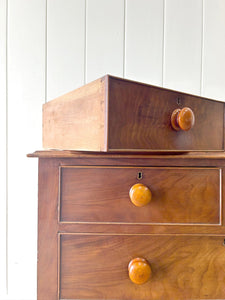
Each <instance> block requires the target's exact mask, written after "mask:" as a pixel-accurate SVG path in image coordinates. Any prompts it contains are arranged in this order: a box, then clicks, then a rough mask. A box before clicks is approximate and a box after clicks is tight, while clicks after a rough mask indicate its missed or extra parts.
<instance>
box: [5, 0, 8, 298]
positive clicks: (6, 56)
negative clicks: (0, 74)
mask: <svg viewBox="0 0 225 300" xmlns="http://www.w3.org/2000/svg"><path fill="white" fill-rule="evenodd" d="M8 1H9V0H6V12H5V13H6V41H5V42H6V49H5V58H6V64H5V75H6V82H5V84H6V86H5V89H6V96H5V101H6V112H5V113H6V124H5V126H6V136H5V139H6V140H5V145H6V146H5V147H6V148H5V153H6V165H5V172H6V186H5V189H6V199H5V201H6V211H5V214H6V221H5V222H6V223H5V226H6V240H5V253H6V269H5V275H6V283H5V284H6V287H5V288H6V294H7V295H8V291H9V266H8V263H9V255H8V248H9V247H8V246H9V237H8V227H9V226H8V223H9V222H8V176H9V175H8V98H9V97H8V77H9V76H8V19H9V18H8V14H9V9H8V5H9V4H8Z"/></svg>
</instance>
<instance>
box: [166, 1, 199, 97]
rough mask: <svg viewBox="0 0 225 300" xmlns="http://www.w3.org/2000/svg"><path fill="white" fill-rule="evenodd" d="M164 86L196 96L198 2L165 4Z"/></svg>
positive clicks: (167, 2) (197, 89)
mask: <svg viewBox="0 0 225 300" xmlns="http://www.w3.org/2000/svg"><path fill="white" fill-rule="evenodd" d="M165 3H166V5H165V42H164V46H165V53H164V54H165V55H164V86H165V87H168V88H172V89H175V90H181V91H185V92H190V93H194V94H200V85H201V84H200V82H201V52H202V0H182V1H181V0H167V1H166V2H165Z"/></svg>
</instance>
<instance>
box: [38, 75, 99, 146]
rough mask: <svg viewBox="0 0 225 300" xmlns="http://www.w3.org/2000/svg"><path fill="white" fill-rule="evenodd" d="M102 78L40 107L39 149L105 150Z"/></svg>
mask: <svg viewBox="0 0 225 300" xmlns="http://www.w3.org/2000/svg"><path fill="white" fill-rule="evenodd" d="M104 81H105V77H104V78H101V79H99V80H96V81H94V82H92V83H90V84H88V85H86V87H85V89H83V88H80V89H77V90H74V91H72V92H70V93H68V94H66V95H64V96H61V97H59V98H57V99H55V100H53V101H50V102H48V103H46V104H44V105H43V147H44V148H46V149H49V148H50V149H77V150H95V151H100V150H102V151H103V150H105V140H104V131H105V119H104V118H105V101H104V99H105V86H104Z"/></svg>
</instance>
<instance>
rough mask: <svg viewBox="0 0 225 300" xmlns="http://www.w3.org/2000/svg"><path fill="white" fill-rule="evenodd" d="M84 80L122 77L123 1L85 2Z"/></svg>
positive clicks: (101, 0) (94, 0)
mask: <svg viewBox="0 0 225 300" xmlns="http://www.w3.org/2000/svg"><path fill="white" fill-rule="evenodd" d="M86 18H87V42H86V81H87V82H90V81H92V80H95V79H97V78H99V77H101V76H103V75H105V74H111V75H115V76H120V77H123V56H124V47H123V46H124V1H122V0H107V1H105V0H87V15H86Z"/></svg>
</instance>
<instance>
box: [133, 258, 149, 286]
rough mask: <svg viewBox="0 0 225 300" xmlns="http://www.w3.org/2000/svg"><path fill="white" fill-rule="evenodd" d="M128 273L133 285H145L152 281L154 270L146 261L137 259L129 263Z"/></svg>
mask: <svg viewBox="0 0 225 300" xmlns="http://www.w3.org/2000/svg"><path fill="white" fill-rule="evenodd" d="M128 273H129V277H130V280H131V281H132V282H133V283H135V284H144V283H146V282H147V281H148V280H149V279H150V277H151V274H152V269H151V267H150V264H149V262H148V261H147V260H146V259H144V258H141V257H136V258H134V259H132V260H131V261H130V262H129V265H128Z"/></svg>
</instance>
